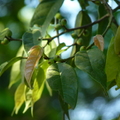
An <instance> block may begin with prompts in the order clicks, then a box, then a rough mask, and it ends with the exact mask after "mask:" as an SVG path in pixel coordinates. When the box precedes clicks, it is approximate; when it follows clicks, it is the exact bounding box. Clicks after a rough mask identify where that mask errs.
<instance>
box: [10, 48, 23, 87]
mask: <svg viewBox="0 0 120 120" xmlns="http://www.w3.org/2000/svg"><path fill="white" fill-rule="evenodd" d="M22 52H23V46H21V47H20V49H19V50H18V53H17V55H16V57H18V56H22ZM20 78H21V77H20V61H18V62H16V63H14V64H13V65H12V69H11V73H10V83H9V88H10V87H11V86H12V85H13V84H14V83H16V82H17V81H18V80H19V79H20Z"/></svg>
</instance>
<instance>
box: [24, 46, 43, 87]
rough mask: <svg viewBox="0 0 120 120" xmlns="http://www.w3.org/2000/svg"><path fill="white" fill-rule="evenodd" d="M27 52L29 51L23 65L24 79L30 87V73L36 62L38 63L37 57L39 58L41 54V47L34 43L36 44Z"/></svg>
mask: <svg viewBox="0 0 120 120" xmlns="http://www.w3.org/2000/svg"><path fill="white" fill-rule="evenodd" d="M29 52H30V55H29V57H28V59H27V61H26V65H25V79H26V81H27V84H28V86H29V87H30V88H31V87H32V86H31V78H32V74H33V71H34V68H35V66H36V64H37V63H38V61H39V59H40V58H41V56H42V54H43V48H41V47H40V46H38V45H36V46H33V47H32V48H31V49H30V51H29Z"/></svg>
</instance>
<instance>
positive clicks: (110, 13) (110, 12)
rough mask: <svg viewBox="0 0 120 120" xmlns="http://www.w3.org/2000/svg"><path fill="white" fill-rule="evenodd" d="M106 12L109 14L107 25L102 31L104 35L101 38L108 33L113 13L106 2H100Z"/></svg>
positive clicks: (103, 0) (104, 0)
mask: <svg viewBox="0 0 120 120" xmlns="http://www.w3.org/2000/svg"><path fill="white" fill-rule="evenodd" d="M102 2H103V4H104V6H105V8H106V10H107V11H108V14H109V23H108V25H107V27H106V29H105V31H104V33H103V34H102V35H103V36H104V35H105V34H106V32H107V31H108V29H109V28H110V26H111V23H112V20H113V13H112V12H113V11H112V9H111V7H110V6H109V5H108V3H107V2H106V0H102Z"/></svg>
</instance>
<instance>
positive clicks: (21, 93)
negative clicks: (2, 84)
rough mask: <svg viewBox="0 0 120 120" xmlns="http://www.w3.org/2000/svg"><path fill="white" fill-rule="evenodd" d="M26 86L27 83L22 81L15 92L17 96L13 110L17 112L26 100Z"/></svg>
mask: <svg viewBox="0 0 120 120" xmlns="http://www.w3.org/2000/svg"><path fill="white" fill-rule="evenodd" d="M25 87H26V86H25V84H24V83H21V84H20V85H19V86H18V88H17V90H16V92H15V98H14V99H15V107H14V110H13V112H15V113H16V114H17V113H18V111H19V109H20V107H21V106H22V104H23V103H24V101H25ZM12 114H13V113H12Z"/></svg>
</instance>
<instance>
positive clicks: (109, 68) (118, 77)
mask: <svg viewBox="0 0 120 120" xmlns="http://www.w3.org/2000/svg"><path fill="white" fill-rule="evenodd" d="M105 71H106V75H107V81H108V82H111V81H116V83H117V86H118V87H119V88H120V57H119V56H118V55H117V54H115V51H114V38H112V39H111V42H110V45H109V47H108V51H107V58H106V66H105Z"/></svg>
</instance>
